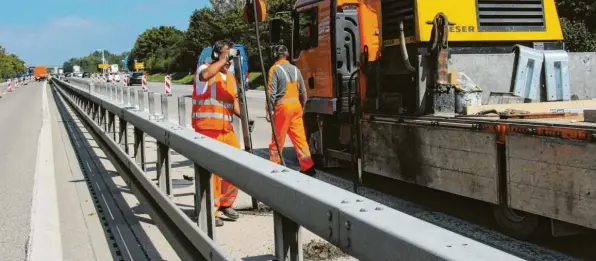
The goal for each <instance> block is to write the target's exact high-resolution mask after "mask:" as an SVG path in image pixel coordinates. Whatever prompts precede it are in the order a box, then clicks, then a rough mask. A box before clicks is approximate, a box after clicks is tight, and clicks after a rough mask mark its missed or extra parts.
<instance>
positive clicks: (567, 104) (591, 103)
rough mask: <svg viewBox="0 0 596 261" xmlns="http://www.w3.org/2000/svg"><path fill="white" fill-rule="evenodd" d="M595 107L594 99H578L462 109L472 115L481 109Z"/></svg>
mask: <svg viewBox="0 0 596 261" xmlns="http://www.w3.org/2000/svg"><path fill="white" fill-rule="evenodd" d="M592 107H594V108H596V100H578V101H564V102H535V103H519V104H486V105H472V106H467V107H466V108H465V110H464V114H465V115H474V114H476V113H478V112H481V111H486V110H493V109H494V110H496V111H498V112H501V111H504V110H507V109H515V110H524V111H528V112H529V113H545V112H553V111H551V110H553V109H556V110H564V109H582V108H592Z"/></svg>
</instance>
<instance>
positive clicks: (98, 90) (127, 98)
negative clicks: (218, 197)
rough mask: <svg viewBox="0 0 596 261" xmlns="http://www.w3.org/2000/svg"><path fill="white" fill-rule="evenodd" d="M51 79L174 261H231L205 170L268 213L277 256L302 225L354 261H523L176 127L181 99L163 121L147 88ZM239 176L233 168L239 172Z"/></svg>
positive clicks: (290, 250)
mask: <svg viewBox="0 0 596 261" xmlns="http://www.w3.org/2000/svg"><path fill="white" fill-rule="evenodd" d="M51 81H52V86H53V87H54V88H56V89H57V90H58V93H60V94H61V97H62V98H63V99H64V100H66V101H67V102H68V103H69V104H70V105H71V106H72V107H73V108H74V109H75V110H76V111H77V112H78V114H79V116H80V117H81V118H82V119H83V120H84V121H85V122H86V123H87V124H88V125H89V126H91V128H92V129H93V130H94V131H95V132H96V133H97V135H99V137H101V139H102V140H103V142H105V143H106V144H107V145H108V147H109V148H110V149H111V150H112V153H114V154H115V155H116V156H117V158H118V159H119V160H120V161H121V162H123V163H124V165H125V166H127V167H128V170H129V171H130V174H128V173H120V175H122V177H123V178H124V179H125V180H127V184H129V186H130V187H131V190H132V191H133V192H134V194H135V195H136V196H137V197H138V198H139V201H140V202H141V203H142V204H144V206H146V207H147V208H149V210H150V215H151V217H152V218H153V219H154V220H155V223H156V225H157V226H158V227H159V229H160V230H161V231H162V232H163V234H164V236H165V237H166V238H167V240H168V241H169V242H170V244H171V245H172V247H173V248H174V250H175V251H176V252H177V253H178V255H179V256H180V258H181V259H183V260H234V259H233V258H232V257H230V255H229V254H228V253H226V252H225V251H223V250H222V249H221V248H220V247H219V246H218V245H217V243H216V242H215V241H214V240H215V239H214V236H215V226H214V213H213V211H214V209H213V203H212V202H213V198H212V193H211V175H212V174H211V173H217V174H218V176H221V177H222V178H223V179H225V180H228V181H229V182H230V183H232V184H234V185H236V186H237V187H238V188H239V189H241V190H242V191H244V192H246V193H247V194H249V195H251V196H252V197H254V198H256V199H257V200H259V201H260V202H263V203H264V204H266V205H267V206H269V207H271V208H272V209H273V210H274V215H273V216H274V229H275V256H276V257H277V259H278V260H302V259H303V255H302V245H301V244H302V242H301V232H300V231H301V227H304V228H305V229H308V230H309V231H311V232H313V233H314V234H316V235H318V236H320V237H322V238H323V239H325V240H327V241H329V242H330V243H331V244H333V245H335V246H337V247H338V248H340V249H341V250H342V251H344V252H345V253H347V254H350V255H351V256H353V257H355V258H358V259H359V260H371V261H379V260H475V261H476V260H495V261H503V260H522V259H520V258H518V257H515V256H513V255H511V254H508V253H505V252H503V251H501V250H498V249H495V248H493V247H490V246H487V245H484V244H482V243H480V242H477V241H474V240H472V239H469V238H467V237H464V236H462V235H459V234H457V233H454V232H451V231H449V230H447V229H444V228H441V227H438V226H436V225H433V224H430V223H428V222H425V221H422V220H420V219H417V218H414V217H412V216H409V215H407V214H404V213H402V212H399V211H397V210H394V209H392V208H389V207H387V206H385V205H382V204H380V203H377V202H374V201H372V200H369V199H366V198H364V197H362V196H359V195H357V194H354V193H352V192H350V191H346V190H343V189H340V188H338V187H335V186H333V185H331V184H328V183H325V182H323V181H320V180H318V179H315V178H311V177H309V176H306V175H303V174H301V173H299V172H297V171H294V170H292V169H289V168H287V167H284V166H280V165H278V164H275V163H272V162H270V161H268V160H266V159H263V158H261V157H258V156H256V155H253V154H250V153H248V152H246V151H243V150H239V149H236V148H234V147H231V146H228V145H226V144H223V143H220V142H218V141H216V140H213V139H211V138H208V137H206V136H204V135H201V134H199V133H196V132H194V130H192V129H190V128H187V127H186V124H185V122H184V115H185V113H186V112H185V104H184V100H183V99H182V101H180V99H179V104H178V108H179V119H182V120H180V121H179V123H181V125H178V124H175V123H172V122H170V121H169V120H168V119H167V118H166V117H167V116H165V115H167V114H168V113H167V99H158V101H159V100H161V102H162V103H166V104H165V106H164V105H163V104H162V107H161V108H162V111H163V108H164V107H165V108H166V109H165V111H164V112H163V116H161V115H160V114H157V113H156V112H155V100H154V99H153V98H151V97H155V95H154V94H152V93H150V92H143V91H139V92H134V91H133V90H134V89H132V87H121V86H115V85H111V84H103V83H90V82H86V81H83V80H74V81H73V83H74V82H76V83H77V85H73V84H71V83H67V82H65V81H62V80H60V79H56V78H53V79H52V80H51ZM145 95H149V97H150V99H149V104H147V107H148V108H145V107H146V106H145V104H144V102H143V101H144V96H145ZM147 109H148V110H147ZM116 118H118V119H117V121H116ZM116 123H118V124H119V131H118V133H116V127H115V126H116V125H115V124H116ZM128 124H131V125H132V126H134V145H133V148H132V150H129V148H128V145H127V144H128V141H127V137H128V135H127V133H126V132H127V129H128V128H127V125H128ZM181 126H185V127H181ZM145 135H149V136H151V137H153V138H155V140H156V141H157V144H158V150H157V154H158V155H157V157H158V161H157V173H158V184H157V185H156V184H155V183H153V181H152V180H151V179H149V178H148V177H147V175H146V174H145V163H146V162H145V144H144V137H145ZM171 150H175V151H176V152H178V153H179V154H181V155H183V156H184V157H186V158H187V159H189V160H190V161H192V162H193V163H194V169H195V175H196V181H197V182H195V202H194V208H195V213H196V215H197V217H198V218H197V223H196V224H195V223H194V222H193V221H191V219H190V218H189V217H188V216H187V215H186V214H185V213H183V212H182V211H181V210H180V209H179V207H177V206H176V205H175V204H174V203H173V201H172V200H171V199H170V197H169V195H170V193H171V181H170V151H171ZM238 170H242V171H241V172H242V173H241V175H238Z"/></svg>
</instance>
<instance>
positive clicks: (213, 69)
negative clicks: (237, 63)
mask: <svg viewBox="0 0 596 261" xmlns="http://www.w3.org/2000/svg"><path fill="white" fill-rule="evenodd" d="M227 62H228V61H227V60H226V55H225V54H223V53H221V54H219V60H217V61H215V62H213V63H211V64H209V66H208V67H207V68H206V69H204V70H202V71H201V72H200V73H199V80H200V81H202V82H206V81H208V80H209V79H211V78H213V76H215V75H216V74H217V73H218V72H219V71H220V70H221V68H222V67H224V66H225V65H226V63H227Z"/></svg>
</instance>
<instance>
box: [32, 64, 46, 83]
mask: <svg viewBox="0 0 596 261" xmlns="http://www.w3.org/2000/svg"><path fill="white" fill-rule="evenodd" d="M47 78H48V67H47V66H35V80H36V81H40V80H42V79H47Z"/></svg>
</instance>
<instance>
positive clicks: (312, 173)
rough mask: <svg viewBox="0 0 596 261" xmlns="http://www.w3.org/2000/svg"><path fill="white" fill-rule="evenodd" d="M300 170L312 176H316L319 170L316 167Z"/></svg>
mask: <svg viewBox="0 0 596 261" xmlns="http://www.w3.org/2000/svg"><path fill="white" fill-rule="evenodd" d="M300 172H301V173H303V174H306V175H308V176H311V177H314V176H315V174H317V171H316V170H315V167H311V168H310V169H308V170H301V171H300Z"/></svg>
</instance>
